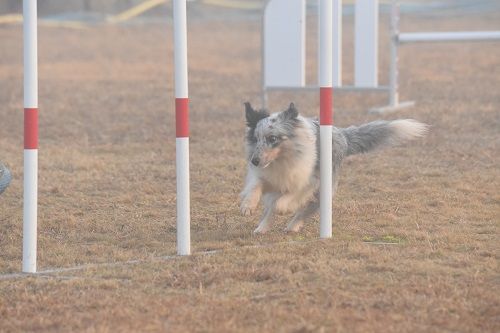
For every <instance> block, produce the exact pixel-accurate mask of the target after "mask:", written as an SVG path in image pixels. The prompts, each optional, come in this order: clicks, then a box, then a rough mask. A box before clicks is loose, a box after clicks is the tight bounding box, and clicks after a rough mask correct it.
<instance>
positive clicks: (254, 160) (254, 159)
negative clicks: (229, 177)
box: [252, 157, 260, 166]
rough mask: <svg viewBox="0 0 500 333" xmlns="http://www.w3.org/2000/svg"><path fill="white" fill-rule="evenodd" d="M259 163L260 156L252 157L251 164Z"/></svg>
mask: <svg viewBox="0 0 500 333" xmlns="http://www.w3.org/2000/svg"><path fill="white" fill-rule="evenodd" d="M259 163H260V158H258V157H254V158H252V164H253V165H255V166H257V165H259Z"/></svg>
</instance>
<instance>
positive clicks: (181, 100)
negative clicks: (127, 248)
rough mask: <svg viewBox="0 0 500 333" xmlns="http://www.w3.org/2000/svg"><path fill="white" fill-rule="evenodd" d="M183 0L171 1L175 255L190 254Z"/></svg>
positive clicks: (186, 78)
mask: <svg viewBox="0 0 500 333" xmlns="http://www.w3.org/2000/svg"><path fill="white" fill-rule="evenodd" d="M186 16H187V15H186V0H174V1H173V17H174V66H175V123H176V139H175V160H176V174H177V254H178V255H189V254H191V231H190V221H191V216H190V215H191V214H190V202H189V200H190V199H189V99H188V68H187V17H186Z"/></svg>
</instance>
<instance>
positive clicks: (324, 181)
mask: <svg viewBox="0 0 500 333" xmlns="http://www.w3.org/2000/svg"><path fill="white" fill-rule="evenodd" d="M319 1H320V2H319V86H320V238H330V237H332V186H333V183H332V127H333V105H332V96H333V88H332V72H333V71H332V55H333V52H332V41H333V39H332V18H333V8H332V7H333V6H332V0H319Z"/></svg>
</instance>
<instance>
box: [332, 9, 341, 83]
mask: <svg viewBox="0 0 500 333" xmlns="http://www.w3.org/2000/svg"><path fill="white" fill-rule="evenodd" d="M333 86H334V87H341V86H342V0H333Z"/></svg>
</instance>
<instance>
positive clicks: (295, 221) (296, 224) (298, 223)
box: [285, 200, 319, 232]
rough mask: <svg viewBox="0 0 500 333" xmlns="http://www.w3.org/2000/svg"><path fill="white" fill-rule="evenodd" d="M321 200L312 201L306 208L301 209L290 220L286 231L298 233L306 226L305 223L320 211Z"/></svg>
mask: <svg viewBox="0 0 500 333" xmlns="http://www.w3.org/2000/svg"><path fill="white" fill-rule="evenodd" d="M318 208H319V200H313V201H310V202H309V203H308V204H307V205H306V206H305V207H304V208H301V209H300V210H299V211H298V212H297V213H296V214H295V215H294V216H293V217H292V219H291V220H290V222H289V223H288V225H287V226H286V228H285V231H292V232H298V231H299V230H300V229H301V228H302V226H303V225H304V221H305V220H306V219H308V218H309V217H311V215H313V214H314V213H316V212H317V211H318Z"/></svg>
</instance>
